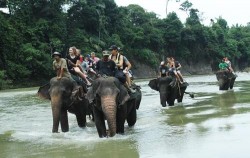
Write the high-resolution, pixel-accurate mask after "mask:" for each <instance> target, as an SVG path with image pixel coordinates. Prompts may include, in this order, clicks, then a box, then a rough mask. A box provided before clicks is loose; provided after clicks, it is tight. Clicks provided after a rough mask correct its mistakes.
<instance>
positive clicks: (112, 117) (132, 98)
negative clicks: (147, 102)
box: [87, 77, 141, 138]
mask: <svg viewBox="0 0 250 158" xmlns="http://www.w3.org/2000/svg"><path fill="white" fill-rule="evenodd" d="M135 88H136V90H137V91H136V93H133V94H131V95H129V93H128V91H127V89H126V88H125V87H124V86H123V85H122V84H121V83H120V81H119V80H118V79H117V78H115V77H100V78H97V79H96V80H95V81H94V82H93V83H92V88H90V89H89V91H88V92H87V99H88V100H89V101H90V102H94V104H93V113H94V118H95V124H96V128H97V132H98V134H99V137H101V138H102V137H107V136H111V137H112V136H114V135H115V134H116V133H124V124H125V121H126V120H127V122H128V125H129V126H133V125H134V124H135V123H136V117H137V116H136V109H138V108H139V105H140V101H141V91H140V88H139V87H138V86H137V87H135ZM105 119H106V120H107V123H108V128H109V132H108V134H107V131H106V126H105Z"/></svg>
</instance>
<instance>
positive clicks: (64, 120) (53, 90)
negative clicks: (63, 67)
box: [38, 77, 90, 133]
mask: <svg viewBox="0 0 250 158" xmlns="http://www.w3.org/2000/svg"><path fill="white" fill-rule="evenodd" d="M80 89H81V88H79V86H78V85H77V84H76V82H75V81H73V80H72V79H69V78H66V77H63V78H61V79H60V80H57V78H56V77H54V78H52V79H51V80H50V83H49V84H47V85H46V86H42V87H40V88H39V90H38V95H39V96H40V97H42V98H45V99H50V100H51V109H52V117H53V128H52V132H53V133H55V132H58V127H59V123H60V125H61V130H62V132H67V131H69V123H68V113H67V112H70V113H73V114H75V115H76V119H77V123H78V126H79V127H85V126H86V115H87V114H89V113H90V112H89V102H88V100H87V99H86V98H84V97H81V96H82V95H83V94H82V93H83V92H82V91H81V90H80Z"/></svg>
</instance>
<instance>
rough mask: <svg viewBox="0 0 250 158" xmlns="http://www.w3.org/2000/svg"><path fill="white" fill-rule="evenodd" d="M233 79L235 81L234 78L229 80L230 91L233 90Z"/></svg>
mask: <svg viewBox="0 0 250 158" xmlns="http://www.w3.org/2000/svg"><path fill="white" fill-rule="evenodd" d="M235 79H236V78H235V77H234V78H232V79H231V82H230V89H233V87H234V82H235Z"/></svg>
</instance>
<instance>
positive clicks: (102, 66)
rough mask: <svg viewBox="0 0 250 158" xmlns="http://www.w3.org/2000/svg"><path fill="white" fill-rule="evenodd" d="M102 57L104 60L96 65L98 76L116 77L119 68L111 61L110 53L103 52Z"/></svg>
mask: <svg viewBox="0 0 250 158" xmlns="http://www.w3.org/2000/svg"><path fill="white" fill-rule="evenodd" d="M102 56H103V58H102V59H100V60H99V61H98V62H97V63H96V71H97V74H100V75H107V76H115V72H116V70H117V67H116V64H115V62H114V61H113V60H110V59H109V52H108V51H103V52H102Z"/></svg>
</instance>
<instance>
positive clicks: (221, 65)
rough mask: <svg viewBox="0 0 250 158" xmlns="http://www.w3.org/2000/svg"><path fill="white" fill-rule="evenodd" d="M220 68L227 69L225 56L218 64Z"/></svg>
mask: <svg viewBox="0 0 250 158" xmlns="http://www.w3.org/2000/svg"><path fill="white" fill-rule="evenodd" d="M219 68H220V70H226V71H228V64H227V63H226V62H225V58H223V59H222V61H221V63H220V64H219Z"/></svg>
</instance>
